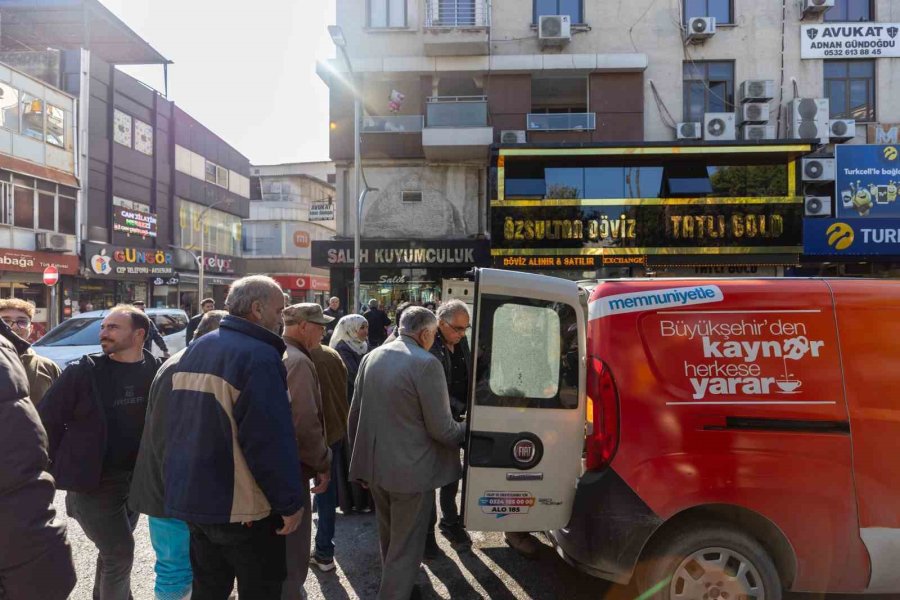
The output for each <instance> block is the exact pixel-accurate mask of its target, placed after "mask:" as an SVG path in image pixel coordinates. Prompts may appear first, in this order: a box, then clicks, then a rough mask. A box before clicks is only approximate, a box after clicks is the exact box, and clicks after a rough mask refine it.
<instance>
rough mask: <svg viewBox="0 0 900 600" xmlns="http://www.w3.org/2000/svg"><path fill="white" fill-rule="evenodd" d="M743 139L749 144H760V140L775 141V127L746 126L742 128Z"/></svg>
mask: <svg viewBox="0 0 900 600" xmlns="http://www.w3.org/2000/svg"><path fill="white" fill-rule="evenodd" d="M741 134H742V135H741V137H742V138H743V139H744V140H747V141H748V142H758V141H760V140H774V139H775V126H774V125H744V127H743V128H741Z"/></svg>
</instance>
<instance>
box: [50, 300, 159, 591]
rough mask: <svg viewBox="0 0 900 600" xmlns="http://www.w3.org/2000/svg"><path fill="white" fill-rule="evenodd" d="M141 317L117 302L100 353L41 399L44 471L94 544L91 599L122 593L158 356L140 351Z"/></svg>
mask: <svg viewBox="0 0 900 600" xmlns="http://www.w3.org/2000/svg"><path fill="white" fill-rule="evenodd" d="M149 329H150V320H149V319H148V318H147V315H145V314H144V313H142V312H141V311H139V310H138V309H136V308H135V307H134V306H127V305H120V306H117V307H115V308H113V309H112V310H110V311H109V313H108V314H107V315H106V316H105V317H104V318H103V322H102V324H101V325H100V347H101V348H102V349H103V352H102V353H97V354H88V355H86V356H84V357H82V359H81V360H80V361H79V362H78V363H77V364H74V365H72V366H70V367H68V368H67V369H66V370H65V371H63V373H62V375H61V376H60V377H59V379H57V380H56V383H54V384H53V386H52V387H51V388H50V389H49V390H48V391H47V394H46V396H44V400H43V401H42V402H41V406H40V410H39V412H40V415H41V420H42V421H43V423H44V427H45V428H46V429H47V437H48V440H49V447H50V448H49V449H50V460H51V461H52V468H51V473H52V474H53V476H54V477H55V478H56V482H57V485H58V487H59V488H60V489H64V490H68V491H69V493H68V494H67V495H66V511H67V512H68V514H69V516H70V517H72V518H74V519H75V520H76V521H78V523H79V524H80V525H81V528H82V529H83V530H84V533H85V534H86V535H87V537H88V538H90V540H91V541H92V542H93V543H94V545H95V546H96V547H97V550H98V556H97V575H96V577H95V579H94V597H95V598H99V599H100V600H106V599H107V598H110V599H111V598H128V596H129V594H130V588H131V566H132V563H133V562H134V536H133V531H134V528H135V526H136V525H137V521H138V516H139V515H138V514H137V513H135V512H133V511H131V510H129V509H128V506H127V501H128V488H129V485H130V483H131V473H132V471H134V464H135V460H136V459H137V454H138V447H139V446H140V443H141V435H142V434H143V431H144V417H145V414H146V411H147V397H148V395H149V392H150V384H151V382H152V381H153V377H154V376H155V375H156V371H157V369H158V368H159V363H160V361H159V360H158V359H157V358H155V357H154V356H153V355H152V354H150V353H149V352H147V351H146V350H144V339H145V337H146V335H147V332H148V331H149Z"/></svg>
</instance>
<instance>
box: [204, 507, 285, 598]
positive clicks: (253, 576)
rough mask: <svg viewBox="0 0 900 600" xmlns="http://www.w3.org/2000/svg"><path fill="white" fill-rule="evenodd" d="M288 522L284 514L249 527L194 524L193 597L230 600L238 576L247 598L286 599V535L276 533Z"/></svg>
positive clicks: (242, 596) (244, 595)
mask: <svg viewBox="0 0 900 600" xmlns="http://www.w3.org/2000/svg"><path fill="white" fill-rule="evenodd" d="M282 523H283V522H282V520H281V517H280V516H278V515H272V516H270V517H268V518H265V519H262V520H260V521H254V522H253V523H252V524H251V525H250V526H249V527H248V526H246V525H243V524H241V523H229V524H226V525H201V524H196V523H189V524H188V527H189V528H190V530H191V568H192V569H193V571H194V584H193V591H192V593H191V598H192V600H227V598H228V595H229V594H230V593H231V590H232V587H233V585H234V579H235V577H237V581H238V595H239V596H240V598H241V600H280V598H281V585H282V583H283V582H284V579H285V577H286V576H287V569H286V566H285V539H284V536H281V535H278V534H277V533H276V531H277V530H278V529H280V528H281V526H282Z"/></svg>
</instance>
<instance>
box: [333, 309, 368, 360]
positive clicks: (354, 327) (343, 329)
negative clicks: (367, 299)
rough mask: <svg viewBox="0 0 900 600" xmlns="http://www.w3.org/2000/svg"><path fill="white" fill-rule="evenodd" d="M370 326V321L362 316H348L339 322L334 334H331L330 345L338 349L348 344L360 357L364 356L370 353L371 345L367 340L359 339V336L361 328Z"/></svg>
mask: <svg viewBox="0 0 900 600" xmlns="http://www.w3.org/2000/svg"><path fill="white" fill-rule="evenodd" d="M363 325H368V321H366V318H365V317H363V316H362V315H347V316H346V317H342V318H341V320H340V321H338V324H337V327H335V328H334V333H332V334H331V341H330V342H328V345H329V346H331V347H332V348H336V347H337V345H338V344H340V343H341V342H347V345H348V346H350V348H351V349H353V351H354V352H356V353H357V354H359V355H363V354H365V353H366V352H368V351H369V344H368V343H367V342H366V341H365V340H361V339H359V336H358V335H357V334H358V333H359V329H360V327H362V326H363Z"/></svg>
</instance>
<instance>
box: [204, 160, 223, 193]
mask: <svg viewBox="0 0 900 600" xmlns="http://www.w3.org/2000/svg"><path fill="white" fill-rule="evenodd" d="M206 181H208V182H209V183H214V184H216V185H217V186H219V187H223V188H225V189H226V190H227V189H228V169H226V168H224V167H220V166H219V165H217V164H216V163H213V162H209V161H206Z"/></svg>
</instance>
